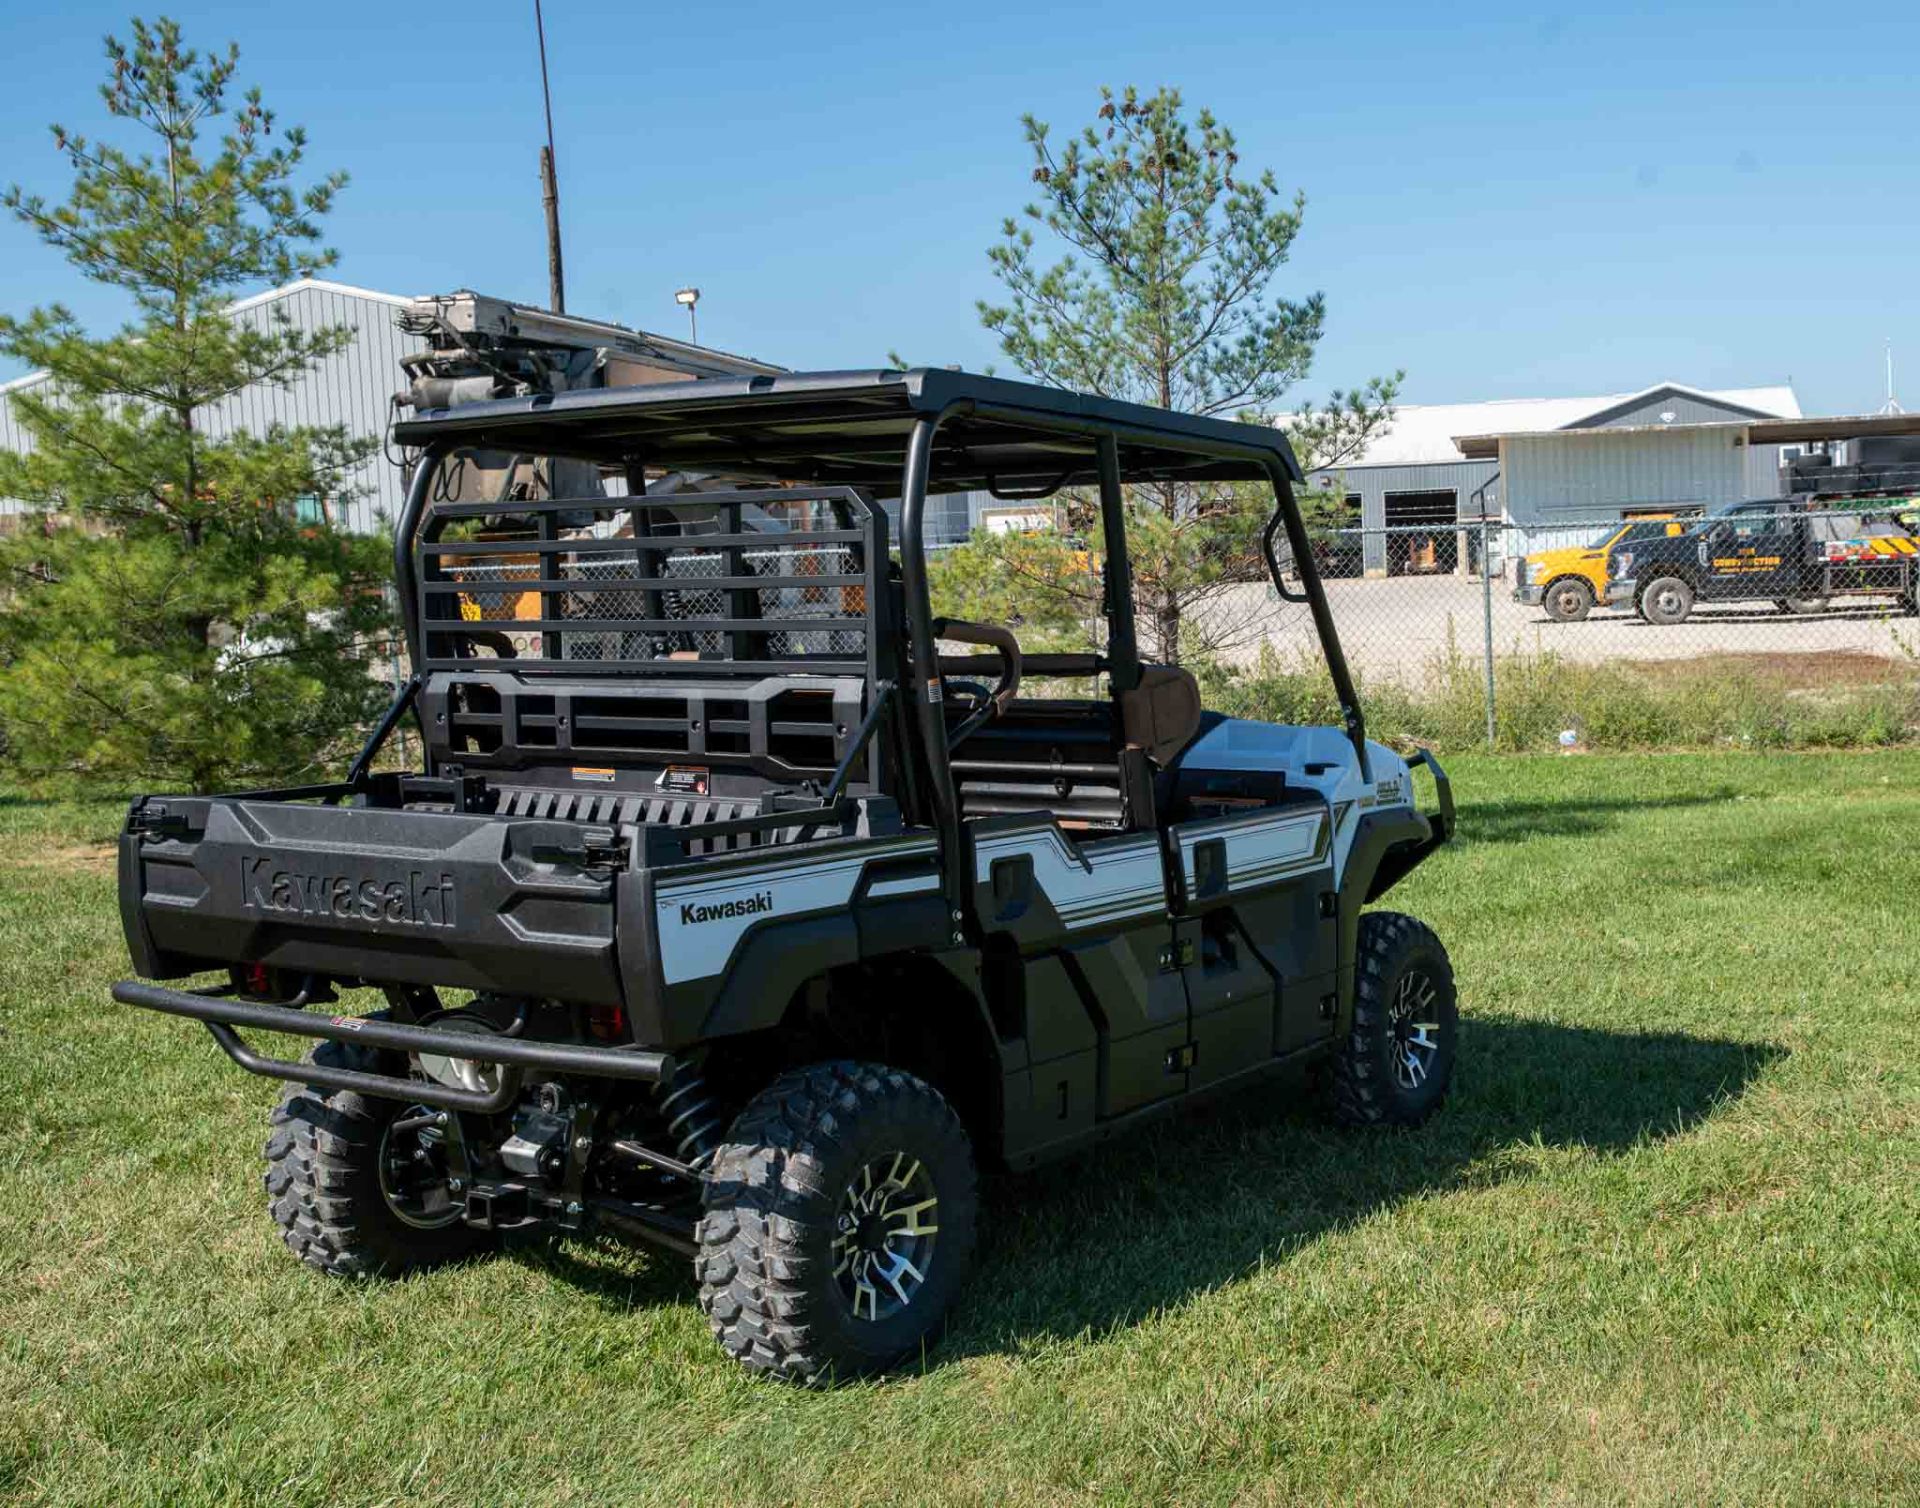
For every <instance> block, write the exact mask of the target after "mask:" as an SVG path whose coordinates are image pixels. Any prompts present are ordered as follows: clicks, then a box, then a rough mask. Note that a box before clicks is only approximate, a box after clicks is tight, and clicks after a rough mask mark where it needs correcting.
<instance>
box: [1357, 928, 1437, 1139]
mask: <svg viewBox="0 0 1920 1508" xmlns="http://www.w3.org/2000/svg"><path fill="white" fill-rule="evenodd" d="M1459 1037H1460V1011H1459V1004H1458V1001H1457V999H1456V997H1455V994H1454V987H1453V965H1452V964H1451V963H1450V962H1449V961H1448V959H1447V950H1446V949H1445V948H1444V947H1442V946H1441V944H1440V939H1439V938H1437V937H1435V936H1434V934H1433V931H1432V929H1431V928H1429V927H1428V926H1427V925H1426V924H1425V923H1424V922H1419V921H1416V920H1414V918H1412V917H1410V916H1403V915H1401V914H1400V913H1399V912H1397V911H1369V912H1368V913H1367V914H1366V915H1365V916H1363V917H1361V918H1360V939H1359V944H1358V947H1357V948H1356V950H1355V957H1354V988H1353V1023H1352V1025H1351V1026H1350V1027H1349V1028H1348V1030H1347V1035H1346V1039H1345V1040H1344V1041H1343V1042H1341V1043H1340V1045H1339V1050H1338V1051H1337V1052H1336V1054H1335V1056H1334V1059H1333V1063H1332V1071H1331V1072H1330V1073H1329V1074H1328V1075H1327V1078H1326V1089H1325V1093H1326V1100H1327V1108H1328V1110H1329V1112H1330V1113H1331V1115H1332V1116H1333V1118H1334V1119H1335V1120H1336V1121H1339V1122H1340V1123H1341V1124H1343V1125H1348V1126H1417V1125H1419V1124H1421V1123H1422V1122H1423V1121H1425V1120H1426V1119H1427V1117H1429V1116H1430V1115H1432V1114H1433V1113H1434V1111H1436V1110H1438V1109H1439V1108H1440V1106H1441V1104H1442V1103H1443V1102H1444V1101H1445V1100H1446V1097H1447V1088H1448V1085H1449V1084H1451V1082H1452V1080H1453V1063H1454V1058H1455V1056H1456V1054H1457V1052H1458V1050H1459Z"/></svg>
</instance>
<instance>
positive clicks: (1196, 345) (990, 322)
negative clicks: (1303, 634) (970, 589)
mask: <svg viewBox="0 0 1920 1508" xmlns="http://www.w3.org/2000/svg"><path fill="white" fill-rule="evenodd" d="M1024 125H1025V130H1026V140H1027V145H1028V148H1029V150H1030V151H1031V153H1032V157H1033V174H1032V179H1033V183H1034V184H1035V185H1037V190H1036V191H1037V193H1038V194H1039V196H1040V202H1039V203H1037V204H1030V205H1028V206H1027V208H1026V210H1025V213H1024V216H1023V218H1022V219H1017V220H1016V219H1009V220H1007V221H1006V222H1005V224H1004V226H1003V235H1002V239H1001V241H1000V243H999V244H998V245H996V246H994V247H992V248H991V249H990V250H989V252H988V256H989V258H990V259H991V261H992V264H993V270H994V274H995V276H996V277H997V278H998V279H999V281H1000V283H1001V284H1002V286H1003V287H1004V289H1005V290H1006V301H1005V302H1004V303H999V304H990V303H984V302H983V303H982V304H981V305H980V317H981V319H982V321H983V322H984V323H985V325H986V326H987V328H988V329H990V330H992V331H993V332H994V333H995V334H996V335H998V336H999V337H1000V344H1001V348H1002V350H1003V351H1004V352H1005V353H1006V355H1007V357H1008V359H1009V360H1010V361H1012V362H1013V364H1014V365H1015V366H1017V367H1018V368H1019V369H1020V370H1021V371H1023V372H1025V373H1026V374H1028V375H1029V376H1031V377H1033V378H1034V379H1035V380H1037V381H1040V382H1045V383H1049V384H1052V385H1054V386H1058V387H1065V388H1071V389H1074V390H1075V391H1078V392H1085V393H1096V394H1100V395H1102V396H1105V397H1112V398H1123V399H1128V400H1130V401H1133V402H1137V403H1147V404H1151V405H1153V406H1155V407H1158V408H1169V409H1178V410H1181V411H1183V412H1185V413H1191V414H1203V415H1209V416H1213V417H1219V418H1229V419H1232V418H1242V419H1248V420H1250V421H1252V422H1256V423H1269V422H1272V421H1273V419H1274V417H1275V416H1276V415H1277V413H1278V410H1279V408H1280V405H1281V402H1282V400H1283V399H1284V398H1285V396H1286V394H1287V393H1288V391H1289V390H1290V389H1292V388H1293V387H1294V386H1295V385H1296V384H1297V383H1299V382H1300V381H1301V380H1302V379H1304V378H1305V377H1306V376H1307V374H1308V371H1309V369H1310V367H1311V364H1312V360H1313V352H1314V347H1315V345H1316V344H1317V343H1318V341H1319V339H1320V336H1321V332H1322V329H1323V328H1324V325H1325V319H1326V305H1325V300H1324V299H1323V298H1322V297H1321V295H1320V294H1318V293H1315V294H1312V295H1310V296H1309V297H1307V298H1305V299H1301V300H1297V301H1296V300H1291V299H1287V298H1282V297H1278V296H1276V295H1274V294H1272V293H1271V292H1270V291H1269V290H1270V289H1271V287H1272V284H1273V280H1274V278H1275V277H1276V275H1277V274H1278V273H1279V271H1280V269H1281V267H1282V266H1284V265H1285V263H1286V261H1287V257H1288V254H1289V251H1290V249H1291V247H1292V245H1293V241H1294V237H1295V236H1296V235H1298V234H1299V231H1300V226H1301V216H1302V211H1303V209H1304V207H1305V199H1304V198H1303V197H1302V196H1300V195H1297V194H1296V195H1295V196H1294V197H1293V198H1292V199H1291V200H1283V199H1282V198H1281V197H1280V192H1279V187H1278V184H1277V182H1276V180H1275V178H1274V175H1273V173H1272V172H1270V171H1266V172H1261V173H1258V174H1249V173H1247V172H1245V171H1244V170H1242V169H1241V167H1240V158H1239V153H1238V151H1237V150H1236V146H1235V141H1234V136H1233V133H1232V132H1231V131H1230V130H1228V129H1227V128H1226V127H1225V126H1223V125H1221V124H1220V123H1219V122H1218V121H1217V120H1215V118H1214V117H1213V115H1212V114H1211V113H1209V112H1208V111H1206V110H1201V111H1199V112H1198V113H1197V114H1196V115H1193V116H1191V117H1189V116H1188V115H1187V113H1186V112H1185V111H1184V109H1183V106H1182V102H1181V97H1180V93H1179V91H1178V90H1174V89H1162V90H1160V91H1158V92H1157V93H1155V94H1153V95H1150V96H1147V97H1145V98H1143V97H1141V95H1140V94H1139V92H1138V91H1137V90H1134V89H1132V88H1129V89H1126V90H1124V91H1122V92H1121V93H1120V94H1118V95H1115V94H1114V92H1113V91H1112V90H1110V89H1102V90H1101V104H1100V108H1099V110H1098V112H1097V116H1096V119H1095V121H1094V123H1093V124H1091V125H1089V126H1087V127H1085V128H1084V129H1083V130H1081V131H1080V132H1079V133H1078V134H1077V135H1075V136H1073V137H1071V138H1069V139H1068V140H1067V142H1066V144H1065V146H1064V147H1062V148H1059V149H1056V147H1055V145H1054V142H1053V139H1052V135H1051V133H1050V131H1049V128H1048V127H1047V126H1046V125H1045V124H1044V123H1042V122H1040V121H1038V120H1035V119H1034V118H1033V117H1032V116H1031V115H1029V116H1027V117H1025V119H1024ZM1036 227H1038V229H1039V230H1040V231H1041V232H1043V233H1044V234H1045V236H1046V237H1047V238H1048V239H1049V241H1050V243H1051V248H1052V249H1053V250H1057V251H1058V253H1059V255H1058V257H1057V259H1055V260H1049V259H1048V257H1047V256H1046V255H1043V248H1042V246H1041V243H1040V241H1039V240H1038V239H1037V238H1036V235H1035V228H1036ZM1399 381H1400V375H1399V374H1397V373H1396V374H1395V375H1394V376H1392V377H1383V378H1375V379H1373V380H1372V381H1370V382H1368V383H1367V384H1365V386H1364V387H1363V388H1362V389H1360V390H1359V391H1356V392H1339V391H1336V392H1334V393H1333V394H1332V395H1331V396H1330V398H1329V399H1328V401H1327V402H1326V403H1325V404H1323V405H1321V406H1318V407H1312V406H1308V407H1302V408H1300V409H1298V410H1296V411H1295V412H1294V413H1293V414H1291V415H1290V416H1288V417H1287V419H1286V421H1285V422H1286V424H1287V427H1288V435H1289V438H1290V439H1291V441H1292V443H1293V445H1294V449H1295V450H1296V452H1297V453H1299V455H1300V458H1301V463H1302V465H1303V466H1305V467H1306V468H1308V469H1309V470H1311V469H1314V468H1319V467H1325V466H1332V465H1337V464H1339V462H1341V461H1342V460H1345V459H1348V458H1350V457H1351V456H1353V455H1354V454H1356V453H1357V452H1358V451H1359V450H1360V448H1361V447H1362V446H1364V445H1365V444H1366V442H1367V440H1368V439H1369V438H1371V437H1372V436H1373V435H1375V434H1377V433H1378V432H1379V431H1380V429H1381V428H1382V427H1383V426H1384V425H1385V424H1386V423H1387V422H1388V421H1389V420H1390V419H1391V417H1392V412H1393V409H1392V404H1393V399H1394V396H1395V394H1396V392H1397V391H1398V386H1399ZM1271 507H1272V505H1271V502H1270V500H1269V497H1268V494H1267V490H1266V488H1264V487H1250V486H1232V487H1229V486H1195V485H1192V484H1184V483H1155V484H1150V485H1142V486H1134V487H1131V488H1129V489H1128V497H1127V509H1128V544H1129V549H1130V552H1131V554H1132V560H1133V572H1134V595H1135V606H1136V609H1137V611H1138V613H1139V615H1140V619H1141V623H1140V628H1141V640H1142V644H1143V647H1144V648H1146V649H1148V650H1149V651H1150V652H1151V653H1152V654H1153V655H1154V656H1155V657H1157V658H1159V659H1161V660H1165V661H1170V662H1174V661H1178V660H1180V659H1181V658H1182V656H1183V655H1184V656H1185V657H1187V658H1189V659H1196V660H1197V659H1203V658H1205V657H1206V656H1208V655H1211V654H1215V653H1218V652H1220V651H1222V650H1226V649H1230V648H1233V647H1236V646H1237V645H1240V644H1243V643H1245V642H1247V641H1248V640H1250V639H1251V638H1252V637H1254V636H1255V635H1256V634H1257V633H1258V632H1259V624H1258V623H1257V621H1256V620H1257V613H1256V612H1255V611H1253V609H1252V604H1254V603H1256V602H1258V601H1259V600H1260V598H1259V596H1258V595H1257V594H1250V593H1248V592H1247V591H1246V590H1245V588H1246V587H1247V586H1248V585H1249V584H1251V583H1257V582H1260V581H1264V580H1265V579H1266V577H1265V568H1264V565H1263V563H1262V560H1261V555H1260V548H1259V540H1260V534H1261V531H1262V529H1263V528H1264V527H1265V524H1266V520H1267V517H1268V514H1269V513H1270V511H1271ZM1067 513H1068V518H1069V521H1070V528H1071V529H1072V531H1073V532H1074V533H1076V534H1078V535H1080V536H1082V537H1084V539H1085V540H1086V542H1087V545H1088V547H1089V548H1092V549H1095V550H1097V549H1098V547H1099V539H1100V531H1099V528H1098V526H1097V523H1096V522H1095V515H1094V509H1093V506H1092V503H1091V501H1090V500H1088V499H1084V498H1078V499H1074V500H1072V501H1071V502H1070V503H1069V505H1068V509H1067ZM967 548H968V549H970V550H972V551H974V552H977V553H982V554H985V555H987V556H989V557H990V558H991V564H992V566H993V568H994V569H995V570H996V571H998V572H999V573H1000V574H1002V575H1003V576H1005V577H1006V578H1007V579H1009V580H1017V581H1020V582H1022V583H1024V584H1026V589H1027V590H1028V593H1029V597H1030V599H1031V595H1032V594H1034V593H1043V594H1052V595H1058V596H1060V597H1062V598H1063V599H1066V600H1067V601H1068V602H1070V603H1071V604H1072V605H1070V606H1069V607H1067V608H1066V609H1065V610H1064V615H1065V616H1067V617H1070V618H1074V617H1086V616H1088V615H1089V614H1090V613H1091V612H1092V610H1093V606H1094V598H1093V596H1092V595H1091V592H1090V586H1089V582H1090V580H1091V577H1090V574H1089V573H1088V572H1086V571H1085V570H1082V569H1080V568H1079V565H1078V558H1079V552H1078V551H1077V550H1063V549H1061V548H1059V546H1058V544H1057V543H1056V542H1053V541H1049V540H1047V539H1046V538H1044V537H1041V536H1025V537H1022V536H1019V535H1007V536H996V537H993V538H981V539H977V540H975V541H974V542H972V543H971V544H970V545H969V546H968V547H967ZM947 574H948V575H949V576H955V577H958V576H963V575H967V574H968V572H966V570H965V569H964V568H963V567H961V566H960V565H959V564H958V563H956V564H955V566H954V567H952V568H950V569H949V570H948V572H947ZM1041 616H1046V617H1053V618H1057V617H1059V616H1061V614H1060V613H1058V612H1054V611H1052V610H1049V611H1048V612H1047V613H1043V614H1042V615H1041Z"/></svg>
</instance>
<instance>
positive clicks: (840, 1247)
mask: <svg viewBox="0 0 1920 1508" xmlns="http://www.w3.org/2000/svg"><path fill="white" fill-rule="evenodd" d="M939 1210H940V1198H939V1195H938V1194H937V1193H936V1192H935V1190H934V1186H933V1177H932V1175H931V1174H930V1173H928V1171H927V1167H926V1164H925V1163H924V1162H922V1161H921V1160H920V1159H919V1158H917V1157H911V1156H909V1155H908V1154H907V1153H905V1152H899V1151H890V1152H883V1153H881V1154H880V1155H879V1156H877V1157H873V1158H870V1159H868V1160H867V1161H866V1162H865V1163H863V1164H861V1166H860V1169H859V1171H858V1172H856V1173H855V1174H854V1175H853V1177H852V1178H850V1179H849V1180H848V1181H847V1186H846V1189H845V1191H844V1192H843V1193H842V1194H841V1196H840V1209H839V1213H838V1215H837V1217H836V1218H835V1221H834V1236H833V1277H834V1282H835V1283H836V1284H838V1286H839V1289H840V1293H841V1296H842V1297H843V1298H845V1299H846V1301H847V1304H848V1307H849V1308H850V1309H851V1310H852V1312H853V1317H854V1318H855V1319H858V1320H866V1321H869V1322H871V1323H875V1324H877V1323H879V1322H880V1321H882V1320H888V1319H892V1318H893V1317H894V1316H895V1315H897V1314H899V1313H901V1312H902V1311H903V1310H905V1309H907V1308H909V1307H911V1305H912V1304H913V1302H914V1300H915V1299H916V1298H918V1297H919V1295H920V1291H921V1289H922V1288H923V1287H924V1286H925V1284H926V1281H927V1275H928V1273H930V1272H931V1271H932V1270H933V1248H934V1241H935V1239H936V1237H937V1236H938V1234H939V1231H940V1225H939V1219H938V1217H939Z"/></svg>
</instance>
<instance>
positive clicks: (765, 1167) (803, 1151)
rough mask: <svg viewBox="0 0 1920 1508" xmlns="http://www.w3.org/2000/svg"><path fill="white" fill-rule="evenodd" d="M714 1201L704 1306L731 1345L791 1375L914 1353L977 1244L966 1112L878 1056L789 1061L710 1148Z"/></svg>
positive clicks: (768, 1372)
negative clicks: (900, 1263)
mask: <svg viewBox="0 0 1920 1508" xmlns="http://www.w3.org/2000/svg"><path fill="white" fill-rule="evenodd" d="M928 1201H932V1202H931V1203H928ZM704 1202H705V1206H706V1212H705V1214H704V1215H703V1216H702V1218H701V1221H700V1229H699V1242H700V1251H699V1255H698V1256H697V1257H696V1258H695V1259H694V1263H695V1271H696V1275H697V1277H698V1280H699V1285H700V1306H701V1308H703V1309H704V1310H705V1311H706V1314H707V1320H708V1322H709V1324H710V1325H711V1326H712V1328H713V1333H714V1336H715V1338H716V1339H718V1340H719V1342H720V1344H721V1345H722V1346H723V1347H725V1348H726V1350H727V1352H728V1354H729V1355H731V1356H732V1357H733V1358H734V1359H735V1360H736V1361H738V1362H740V1363H741V1365H743V1366H745V1367H746V1368H747V1370H749V1371H751V1372H755V1373H758V1374H761V1375H765V1376H771V1377H777V1378H779V1379H781V1380H783V1381H786V1382H793V1383H800V1384H803V1385H807V1386H819V1385H822V1384H825V1383H828V1382H830V1381H834V1380H844V1379H847V1378H852V1377H861V1376H868V1375H871V1374H872V1373H875V1372H881V1371H885V1370H886V1369H887V1368H888V1367H891V1366H893V1365H896V1364H897V1363H899V1362H901V1361H904V1360H907V1359H910V1358H912V1357H914V1356H917V1355H919V1354H920V1352H921V1350H922V1348H923V1347H924V1346H925V1345H927V1344H929V1343H931V1342H932V1341H934V1340H936V1339H937V1338H938V1336H939V1334H940V1331H941V1330H942V1328H943V1326H944V1323H945V1320H946V1315H947V1309H948V1307H949V1305H950V1304H951V1303H952V1301H953V1297H954V1294H955V1293H956V1292H957V1291H958V1289H959V1287H960V1284H961V1282H962V1281H963V1279H964V1278H965V1276H966V1272H967V1267H968V1265H969V1263H970V1262H971V1260H972V1257H973V1238H974V1220H975V1215H976V1213H977V1209H978V1196H977V1189H976V1180H975V1174H974V1164H973V1150H972V1147H971V1145H970V1144H969V1142H968V1140H967V1133H966V1131H965V1130H964V1129H963V1128H962V1126H961V1124H960V1120H959V1117H958V1116H956V1115H955V1114H954V1113H953V1110H952V1109H951V1107H949V1106H948V1104H947V1102H946V1101H945V1100H944V1099H942V1098H941V1097H940V1095H939V1093H938V1092H936V1091H935V1090H934V1089H933V1088H932V1087H931V1086H930V1085H928V1084H925V1083H923V1082H922V1081H921V1080H919V1079H917V1078H915V1077H913V1075H911V1074H908V1073H902V1072H900V1071H899V1070H897V1069H892V1068H885V1067H880V1066H877V1065H875V1064H870V1063H852V1062H835V1063H819V1064H815V1065H813V1066H811V1067H807V1068H800V1069H795V1070H793V1071H791V1072H788V1073H785V1074H782V1075H781V1076H780V1077H779V1078H778V1079H776V1080H775V1081H774V1083H773V1084H772V1085H771V1086H770V1087H769V1088H767V1089H766V1090H764V1091H763V1092H761V1093H760V1094H759V1095H757V1096H755V1098H754V1099H753V1100H752V1102H751V1103H749V1104H748V1106H747V1108H746V1109H745V1110H743V1111H742V1112H741V1114H740V1117H739V1119H737V1120H736V1121H735V1122H734V1123H733V1126H732V1129H731V1130H730V1131H729V1132H728V1133H727V1139H726V1141H725V1142H724V1143H723V1144H722V1145H721V1146H720V1148H719V1150H718V1151H717V1152H716V1153H715V1154H714V1158H713V1162H712V1164H711V1168H710V1172H709V1174H708V1179H707V1186H706V1191H705V1194H704ZM889 1231H891V1233H892V1234H891V1235H890V1236H888V1235H887V1233H888V1232H889ZM883 1236H885V1237H886V1239H885V1240H884V1241H883V1242H881V1241H879V1239H878V1238H881V1237H883ZM876 1243H877V1244H876ZM876 1250H877V1253H878V1255H876V1254H875V1253H876ZM900 1257H904V1258H906V1259H907V1261H908V1262H909V1264H910V1266H911V1269H912V1271H913V1272H914V1273H917V1274H918V1279H917V1281H916V1280H914V1279H912V1278H910V1277H909V1276H908V1275H907V1273H906V1272H905V1271H903V1270H901V1269H900V1268H898V1267H897V1266H895V1265H894V1263H895V1261H896V1260H897V1259H898V1258H900ZM862 1258H865V1261H864V1262H863V1261H862ZM888 1272H891V1273H892V1274H893V1277H892V1279H891V1280H889V1279H888V1278H887V1276H886V1274H887V1273H888ZM863 1274H864V1276H865V1278H866V1280H867V1281H866V1283H865V1286H862V1285H861V1277H862V1275H863ZM894 1284H897V1285H898V1286H897V1287H896V1286H893V1285H894ZM903 1295H904V1297H903ZM869 1311H871V1312H869Z"/></svg>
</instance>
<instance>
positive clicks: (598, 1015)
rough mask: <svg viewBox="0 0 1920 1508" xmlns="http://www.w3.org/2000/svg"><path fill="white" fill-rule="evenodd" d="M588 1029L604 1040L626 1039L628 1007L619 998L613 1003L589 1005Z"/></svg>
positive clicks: (617, 1040)
mask: <svg viewBox="0 0 1920 1508" xmlns="http://www.w3.org/2000/svg"><path fill="white" fill-rule="evenodd" d="M587 1030H588V1031H590V1032H592V1033H593V1034H594V1036H596V1037H598V1038H599V1039H600V1040H601V1041H602V1042H624V1041H626V1040H627V1008H626V1007H625V1006H624V1005H622V1004H620V1002H619V1001H617V1000H616V1001H615V1002H614V1003H613V1004H612V1005H590V1006H588V1007H587Z"/></svg>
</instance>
